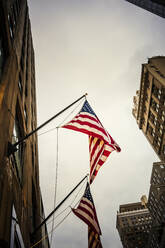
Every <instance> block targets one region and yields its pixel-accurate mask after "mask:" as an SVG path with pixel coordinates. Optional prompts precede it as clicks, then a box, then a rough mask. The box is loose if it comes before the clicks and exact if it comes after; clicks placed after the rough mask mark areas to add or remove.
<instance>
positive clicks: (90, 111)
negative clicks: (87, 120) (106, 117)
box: [80, 100, 97, 117]
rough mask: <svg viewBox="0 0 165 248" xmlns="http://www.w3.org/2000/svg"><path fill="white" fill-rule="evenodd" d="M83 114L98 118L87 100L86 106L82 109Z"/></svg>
mask: <svg viewBox="0 0 165 248" xmlns="http://www.w3.org/2000/svg"><path fill="white" fill-rule="evenodd" d="M81 112H88V113H90V114H92V115H94V116H96V114H95V112H94V111H93V109H92V108H91V106H90V105H89V103H88V101H87V100H85V102H84V105H83V107H82V109H81V110H80V113H81ZM96 117H97V116H96Z"/></svg>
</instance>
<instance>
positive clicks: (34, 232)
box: [31, 174, 88, 237]
mask: <svg viewBox="0 0 165 248" xmlns="http://www.w3.org/2000/svg"><path fill="white" fill-rule="evenodd" d="M87 177H88V174H87V175H86V176H85V177H84V178H83V179H82V180H81V181H80V182H79V183H78V184H77V185H76V186H75V187H74V189H72V191H71V192H70V193H69V194H68V195H67V196H66V197H65V198H64V199H63V200H62V201H61V202H60V203H59V204H58V205H57V207H56V208H55V209H54V210H53V211H52V212H51V213H50V214H49V215H48V216H47V217H46V219H45V220H44V221H42V222H41V224H40V225H39V226H38V227H36V229H35V230H34V231H33V233H32V234H31V235H32V237H33V236H34V235H35V234H36V232H37V231H38V230H39V229H40V228H41V227H42V226H43V225H44V224H45V223H46V222H47V220H48V219H49V218H50V217H51V216H52V215H53V214H54V213H55V212H56V211H57V209H58V208H59V207H60V206H61V205H62V204H63V203H64V202H65V201H66V200H67V199H68V197H69V196H70V195H71V194H72V193H73V192H74V191H75V190H76V189H77V187H78V186H79V185H80V184H81V183H82V182H83V181H84V180H85V178H87Z"/></svg>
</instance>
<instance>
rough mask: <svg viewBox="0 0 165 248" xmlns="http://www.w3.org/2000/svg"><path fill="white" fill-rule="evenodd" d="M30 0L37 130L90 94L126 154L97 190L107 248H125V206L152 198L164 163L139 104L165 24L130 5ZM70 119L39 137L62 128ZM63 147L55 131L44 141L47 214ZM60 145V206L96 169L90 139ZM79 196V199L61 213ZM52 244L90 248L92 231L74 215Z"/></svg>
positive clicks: (113, 160) (73, 135)
mask: <svg viewBox="0 0 165 248" xmlns="http://www.w3.org/2000/svg"><path fill="white" fill-rule="evenodd" d="M28 2H29V9H30V16H31V24H32V33H33V43H34V49H35V62H36V84H37V108H38V125H39V124H41V123H43V122H44V121H45V120H47V119H48V118H50V117H52V116H53V115H54V114H56V113H57V112H58V111H60V110H61V109H62V108H64V107H66V106H67V105H68V104H70V103H71V102H73V101H74V100H76V99H77V98H79V97H80V96H81V95H83V94H84V93H86V92H87V93H88V97H87V99H88V101H89V103H90V104H91V106H92V108H93V109H94V111H95V113H96V114H97V116H98V117H99V119H100V120H101V122H102V124H103V125H104V126H105V128H106V129H107V130H108V131H109V133H110V134H111V135H112V137H113V138H114V139H115V140H116V142H117V143H118V144H119V145H120V147H121V149H122V152H121V153H116V152H113V153H112V154H111V155H110V156H109V158H108V159H107V162H106V163H105V164H104V165H103V166H102V168H101V169H100V171H99V172H98V175H97V177H96V179H95V181H94V182H93V184H92V186H91V192H92V195H93V198H94V201H95V205H96V210H97V215H98V219H99V223H100V226H101V229H102V234H103V235H102V244H103V247H104V248H121V247H122V245H121V242H120V240H119V235H118V232H117V230H116V212H117V210H118V208H119V205H120V204H124V203H129V202H137V201H139V200H140V197H141V195H143V194H146V195H147V196H148V191H149V185H150V176H151V169H152V164H153V162H156V161H159V159H158V158H157V156H156V154H155V153H154V152H153V150H152V148H151V146H150V145H149V143H148V141H147V140H146V139H145V137H144V135H143V134H142V132H141V131H140V130H139V129H138V126H137V124H136V121H135V120H134V118H133V116H132V106H133V96H134V95H135V93H136V90H137V89H139V86H140V75H141V64H142V63H146V62H147V58H149V57H152V56H156V55H164V54H165V47H164V44H165V36H164V27H165V20H164V19H162V18H160V17H158V16H156V15H153V14H151V13H149V12H147V11H145V10H142V9H140V8H138V7H136V6H134V5H132V4H130V3H128V2H126V1H124V0H83V1H80V0H69V1H68V0H54V1H50V0H47V1H45V0H40V1H39V0H38V1H37V0H33V1H32V0H29V1H28ZM79 109H80V107H79V108H78V109H77V110H76V112H75V114H76V113H77V112H78V111H79ZM71 110H72V109H71ZM67 114H69V112H67V113H66V114H64V115H63V116H62V117H60V118H59V119H56V120H54V121H53V122H52V123H51V124H50V125H48V126H47V127H46V128H44V130H42V131H41V132H40V133H42V132H44V131H46V130H49V129H51V128H54V127H56V126H58V125H59V123H60V122H61V121H63V120H64V118H65V117H66V115H67ZM56 143H57V132H56V130H54V131H52V132H49V133H47V134H45V135H42V136H39V155H40V183H41V190H42V194H43V201H44V206H45V213H46V216H47V215H48V214H49V213H50V212H51V211H52V209H53V198H54V185H55V180H56V158H57V156H56V154H57V149H56ZM58 144H59V146H58V151H59V152H58V158H59V159H58V160H59V161H58V176H57V178H58V181H57V203H59V202H60V201H61V200H62V199H63V198H64V197H65V196H66V195H67V194H68V192H69V191H70V190H71V189H72V188H73V187H74V186H75V185H76V184H77V183H78V182H79V181H80V180H81V179H82V178H83V177H84V176H85V174H86V173H87V172H89V154H88V137H87V136H86V135H84V134H81V133H78V132H74V131H71V130H70V131H69V130H65V129H60V130H59V143H58ZM84 187H85V186H84ZM84 187H83V188H82V190H81V192H80V194H79V196H78V198H77V201H78V200H79V198H80V197H81V195H82V194H83V191H84ZM73 199H74V195H73V196H72V197H71V198H70V200H69V201H67V202H66V204H64V206H63V207H62V208H61V209H60V210H59V212H58V213H60V212H61V211H62V210H63V209H64V208H65V207H67V206H69V205H70V204H71V202H72V200H73ZM58 213H57V214H58ZM67 213H68V212H67V211H66V212H64V214H62V215H61V216H60V217H59V219H57V220H56V221H55V224H58V223H59V222H60V221H61V219H60V218H63V217H64V216H65V215H66V214H67ZM48 229H49V230H51V226H50V225H49V226H48ZM53 242H54V246H53V247H57V248H77V247H81V248H83V247H87V226H86V225H85V224H84V223H83V222H82V221H81V220H79V219H78V218H77V217H76V216H74V215H73V214H72V213H71V214H70V215H69V216H68V218H66V220H65V221H64V222H63V223H62V224H61V225H60V226H59V227H58V228H57V229H56V230H55V232H54V239H53Z"/></svg>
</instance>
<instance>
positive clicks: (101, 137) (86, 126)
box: [62, 100, 121, 183]
mask: <svg viewBox="0 0 165 248" xmlns="http://www.w3.org/2000/svg"><path fill="white" fill-rule="evenodd" d="M62 127H63V128H68V129H72V130H75V131H78V132H82V133H85V134H88V135H89V153H90V183H92V182H93V180H94V178H95V177H96V175H97V172H98V170H99V168H100V167H101V166H102V165H103V163H104V162H105V161H106V159H107V158H108V156H109V154H110V153H111V152H112V151H114V150H116V151H118V152H120V150H121V149H120V147H119V146H118V144H117V143H116V142H115V141H114V139H113V138H112V137H111V136H110V134H109V133H108V132H107V131H106V130H105V129H104V127H103V125H102V124H101V122H100V120H99V119H98V117H97V116H96V114H95V113H94V111H93V109H92V108H91V106H90V105H89V103H88V101H87V100H86V101H85V102H84V105H83V107H82V109H81V110H80V112H79V113H78V114H77V115H76V116H75V117H74V118H73V119H72V120H71V121H70V122H68V123H67V124H66V125H64V126H62Z"/></svg>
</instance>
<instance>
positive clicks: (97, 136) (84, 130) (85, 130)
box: [63, 124, 109, 145]
mask: <svg viewBox="0 0 165 248" xmlns="http://www.w3.org/2000/svg"><path fill="white" fill-rule="evenodd" d="M63 128H67V129H71V130H74V131H78V132H81V133H85V134H88V135H91V136H93V137H96V138H99V139H102V140H104V139H103V136H101V135H99V134H97V133H94V132H93V131H89V130H87V129H84V128H77V127H74V126H70V125H69V124H68V125H67V126H63ZM104 141H105V143H106V144H107V145H108V144H109V143H108V142H107V141H106V140H104Z"/></svg>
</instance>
